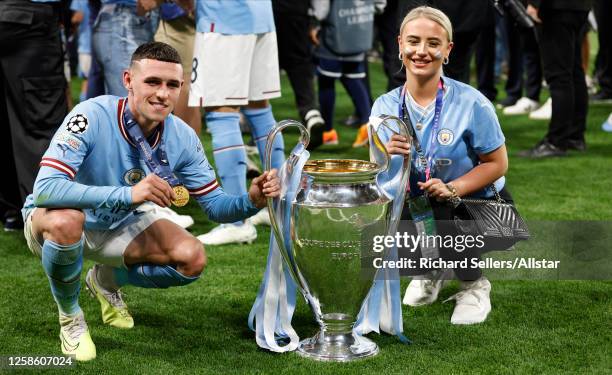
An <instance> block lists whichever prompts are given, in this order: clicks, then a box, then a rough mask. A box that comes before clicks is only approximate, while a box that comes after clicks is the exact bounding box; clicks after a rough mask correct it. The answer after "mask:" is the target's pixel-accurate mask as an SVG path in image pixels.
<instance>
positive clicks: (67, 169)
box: [40, 158, 76, 179]
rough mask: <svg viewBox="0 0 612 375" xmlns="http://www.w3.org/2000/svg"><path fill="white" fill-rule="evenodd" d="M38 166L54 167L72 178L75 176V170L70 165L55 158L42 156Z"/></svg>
mask: <svg viewBox="0 0 612 375" xmlns="http://www.w3.org/2000/svg"><path fill="white" fill-rule="evenodd" d="M40 166H41V167H51V168H55V169H57V170H58V171H60V172H62V173H65V174H67V175H68V176H69V177H70V178H71V179H74V177H75V176H76V171H75V170H74V169H73V168H72V167H71V166H69V165H68V164H66V163H64V162H62V161H60V160H57V159H52V158H42V160H41V162H40Z"/></svg>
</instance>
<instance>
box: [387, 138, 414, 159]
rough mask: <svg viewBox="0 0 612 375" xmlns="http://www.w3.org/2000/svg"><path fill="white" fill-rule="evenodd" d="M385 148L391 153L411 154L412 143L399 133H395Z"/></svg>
mask: <svg viewBox="0 0 612 375" xmlns="http://www.w3.org/2000/svg"><path fill="white" fill-rule="evenodd" d="M385 148H386V149H387V152H388V153H389V154H391V155H410V143H409V142H408V139H407V138H406V137H404V136H401V135H399V134H393V135H392V136H391V140H390V141H389V142H388V143H387V144H386V145H385Z"/></svg>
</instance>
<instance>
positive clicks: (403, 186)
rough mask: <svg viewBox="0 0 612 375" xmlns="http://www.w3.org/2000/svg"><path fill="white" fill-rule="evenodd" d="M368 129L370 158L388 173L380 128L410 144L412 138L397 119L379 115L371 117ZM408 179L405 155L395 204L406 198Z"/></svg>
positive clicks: (394, 224)
mask: <svg viewBox="0 0 612 375" xmlns="http://www.w3.org/2000/svg"><path fill="white" fill-rule="evenodd" d="M372 122H376V123H378V126H377V127H374V125H373V124H372ZM389 123H395V124H396V125H397V126H393V125H390V124H389ZM368 127H369V130H370V132H369V133H370V136H371V142H370V157H371V158H372V159H373V161H374V162H376V163H377V164H378V165H380V166H381V168H382V169H383V171H384V172H390V170H391V164H392V163H391V156H390V155H389V153H388V152H387V148H386V147H385V145H384V143H383V142H382V140H381V139H380V137H379V135H378V131H380V130H381V128H385V129H387V130H388V131H390V132H392V133H394V134H399V135H402V136H404V137H406V139H408V141H409V142H410V143H412V137H411V136H410V132H409V131H408V126H406V124H405V123H404V122H403V121H402V120H401V119H400V118H399V117H396V116H389V115H381V116H378V117H371V118H370V123H369V124H368ZM409 177H410V155H407V156H406V157H404V158H403V160H402V172H401V176H400V179H399V181H398V190H397V193H396V194H395V197H394V200H395V201H396V202H402V203H403V202H404V199H405V197H406V190H407V187H408V178H409ZM394 206H395V204H394ZM398 210H399V207H398V209H394V215H393V216H394V217H393V218H392V220H391V226H390V229H391V231H392V232H391V233H393V232H395V231H396V229H397V225H398V224H399V222H398V220H399V212H398Z"/></svg>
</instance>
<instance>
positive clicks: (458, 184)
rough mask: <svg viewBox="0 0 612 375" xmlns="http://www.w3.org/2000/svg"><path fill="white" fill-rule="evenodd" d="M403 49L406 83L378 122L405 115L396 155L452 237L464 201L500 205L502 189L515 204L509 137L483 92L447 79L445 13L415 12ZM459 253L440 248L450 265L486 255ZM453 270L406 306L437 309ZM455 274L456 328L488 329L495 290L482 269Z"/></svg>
mask: <svg viewBox="0 0 612 375" xmlns="http://www.w3.org/2000/svg"><path fill="white" fill-rule="evenodd" d="M398 43H399V50H400V54H399V59H400V60H401V61H402V63H403V65H404V66H405V68H406V83H405V84H404V85H403V86H402V87H399V88H397V89H395V90H392V91H390V92H388V93H386V94H384V95H382V96H381V97H379V98H378V99H377V100H376V102H375V103H374V106H373V108H372V116H377V115H382V114H388V115H395V116H399V117H400V118H403V119H404V121H405V122H406V123H407V124H408V125H409V128H411V129H412V132H413V138H414V141H413V142H412V144H410V143H408V142H407V140H406V139H405V138H404V137H401V136H399V135H392V136H391V135H390V134H389V139H388V142H387V149H388V151H389V152H390V153H391V154H396V155H408V154H410V153H412V160H413V162H412V170H411V176H410V182H409V185H410V186H409V189H410V199H411V200H418V199H421V201H424V202H425V204H426V205H427V206H428V207H429V208H428V209H429V210H431V211H433V216H434V217H435V220H436V223H437V227H438V233H439V234H452V233H453V229H454V226H452V225H446V227H449V228H445V225H444V220H451V219H452V217H453V215H452V212H453V207H454V204H457V203H458V201H459V200H460V198H461V197H467V196H470V197H480V198H492V197H493V196H494V193H493V190H492V188H491V186H492V184H494V185H495V188H496V189H497V190H498V191H499V192H500V194H501V196H502V197H503V198H505V199H507V200H509V201H511V197H510V196H509V193H508V192H507V191H506V189H504V184H505V179H504V174H505V173H506V170H507V168H508V158H507V154H506V146H505V144H504V142H505V138H504V135H503V134H502V131H501V127H500V125H499V121H498V119H497V116H496V114H495V110H494V109H493V106H492V104H491V102H489V100H487V99H486V98H485V97H484V96H483V95H482V94H480V93H479V92H478V91H477V90H476V89H474V88H472V87H470V86H468V85H466V84H463V83H460V82H458V81H455V80H452V79H450V78H447V77H444V76H443V73H442V72H443V65H444V64H445V63H447V62H448V60H449V59H450V58H452V55H451V51H452V48H453V30H452V25H451V22H450V20H449V19H448V17H447V16H446V15H445V14H444V13H443V12H441V11H440V10H438V9H435V8H430V7H419V8H416V9H414V10H412V11H411V12H410V13H408V15H407V16H406V17H405V18H404V20H403V22H402V25H401V28H400V35H399V36H398ZM410 124H411V125H410ZM417 150H418V151H417ZM408 207H412V206H407V207H406V208H405V209H404V218H407V219H410V218H411V217H412V216H414V212H413V210H412V209H409V208H408ZM411 215H412V216H411ZM459 250H460V249H458V248H457V249H454V248H448V247H447V248H444V247H441V248H440V249H439V251H440V256H441V257H442V258H443V259H445V260H463V259H466V258H470V259H472V258H476V259H477V258H478V257H479V256H480V253H481V252H480V251H474V250H476V249H471V250H465V251H461V252H460V251H459ZM446 271H448V270H433V271H430V272H429V273H428V274H427V275H425V276H423V277H417V278H415V279H413V280H412V281H411V283H410V285H409V286H408V288H407V290H406V295H405V297H404V303H405V304H408V305H411V306H419V305H426V304H430V303H433V302H434V301H435V300H436V299H437V297H438V292H439V291H440V289H441V288H442V286H443V283H444V278H448V277H447V275H449V274H450V272H446ZM453 271H454V273H455V276H456V277H457V278H458V279H459V280H460V281H461V291H460V292H459V293H457V294H456V295H454V296H453V297H451V298H450V299H454V300H455V301H456V306H455V309H454V312H453V315H452V317H451V323H453V324H474V323H480V322H483V321H484V320H485V319H486V317H487V315H488V314H489V312H490V310H491V303H490V299H489V292H490V290H491V284H490V283H489V281H488V280H487V279H486V278H485V277H484V276H482V273H481V270H480V269H472V268H466V269H453Z"/></svg>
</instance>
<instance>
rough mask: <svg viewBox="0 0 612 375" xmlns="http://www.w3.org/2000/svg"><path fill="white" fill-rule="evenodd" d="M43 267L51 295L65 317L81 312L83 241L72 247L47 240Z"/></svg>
mask: <svg viewBox="0 0 612 375" xmlns="http://www.w3.org/2000/svg"><path fill="white" fill-rule="evenodd" d="M42 266H43V269H44V270H45V273H46V274H47V277H48V278H49V285H50V286H51V294H53V298H54V299H55V302H56V303H57V307H58V308H59V311H60V312H61V313H62V314H64V315H75V314H76V313H78V312H79V311H81V308H80V307H79V292H80V290H81V278H80V276H81V270H82V269H83V239H82V238H81V240H80V241H79V242H76V243H74V244H72V245H59V244H57V243H55V242H53V241H50V240H45V242H44V244H43V247H42Z"/></svg>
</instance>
